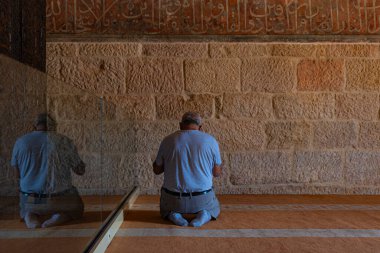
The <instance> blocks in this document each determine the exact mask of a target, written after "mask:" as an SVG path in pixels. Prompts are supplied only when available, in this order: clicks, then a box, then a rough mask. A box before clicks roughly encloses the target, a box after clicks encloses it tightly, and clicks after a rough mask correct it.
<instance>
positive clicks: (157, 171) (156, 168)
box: [153, 162, 164, 175]
mask: <svg viewBox="0 0 380 253" xmlns="http://www.w3.org/2000/svg"><path fill="white" fill-rule="evenodd" d="M153 172H154V174H156V175H160V174H161V173H163V172H164V164H162V165H161V166H158V165H157V163H156V162H154V163H153Z"/></svg>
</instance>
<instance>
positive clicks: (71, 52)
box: [46, 42, 78, 60]
mask: <svg viewBox="0 0 380 253" xmlns="http://www.w3.org/2000/svg"><path fill="white" fill-rule="evenodd" d="M77 50H78V43H72V42H47V43H46V59H48V60H52V59H54V58H57V57H64V56H69V57H75V56H77V55H78V52H77Z"/></svg>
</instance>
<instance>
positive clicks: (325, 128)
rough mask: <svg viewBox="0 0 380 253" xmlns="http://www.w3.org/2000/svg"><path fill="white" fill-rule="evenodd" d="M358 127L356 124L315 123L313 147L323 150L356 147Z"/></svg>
mask: <svg viewBox="0 0 380 253" xmlns="http://www.w3.org/2000/svg"><path fill="white" fill-rule="evenodd" d="M356 139H357V134H356V126H355V123H354V122H350V121H348V122H328V121H321V122H315V123H314V136H313V146H314V147H316V148H321V149H333V148H350V147H355V145H356Z"/></svg>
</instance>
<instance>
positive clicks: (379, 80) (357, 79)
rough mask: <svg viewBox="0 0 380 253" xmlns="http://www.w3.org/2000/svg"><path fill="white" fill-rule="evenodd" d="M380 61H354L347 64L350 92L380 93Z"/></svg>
mask: <svg viewBox="0 0 380 253" xmlns="http://www.w3.org/2000/svg"><path fill="white" fill-rule="evenodd" d="M379 69H380V60H379V59H373V60H370V59H352V60H347V62H346V73H347V74H346V75H347V81H346V82H347V84H346V89H347V90H348V91H366V92H380V71H379Z"/></svg>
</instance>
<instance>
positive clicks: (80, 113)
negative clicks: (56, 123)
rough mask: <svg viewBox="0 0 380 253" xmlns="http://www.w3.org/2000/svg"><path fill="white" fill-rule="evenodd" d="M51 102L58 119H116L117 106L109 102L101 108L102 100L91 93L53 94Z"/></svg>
mask: <svg viewBox="0 0 380 253" xmlns="http://www.w3.org/2000/svg"><path fill="white" fill-rule="evenodd" d="M49 99H51V100H52V101H50V103H51V104H53V105H54V107H55V108H56V110H57V111H56V115H57V119H58V120H79V121H85V120H92V121H98V122H100V121H101V120H110V119H115V107H114V106H113V105H112V104H110V103H108V104H107V106H104V107H103V110H102V108H101V105H102V103H101V100H100V99H99V98H98V97H95V96H91V95H87V94H85V95H72V96H70V95H60V96H54V97H53V96H51V97H50V98H49Z"/></svg>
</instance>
